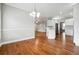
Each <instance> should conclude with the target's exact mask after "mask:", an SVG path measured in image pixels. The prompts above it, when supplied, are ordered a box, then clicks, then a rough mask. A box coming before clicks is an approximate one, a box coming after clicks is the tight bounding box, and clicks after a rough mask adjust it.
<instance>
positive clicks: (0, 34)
mask: <svg viewBox="0 0 79 59" xmlns="http://www.w3.org/2000/svg"><path fill="white" fill-rule="evenodd" d="M0 43H1V3H0Z"/></svg>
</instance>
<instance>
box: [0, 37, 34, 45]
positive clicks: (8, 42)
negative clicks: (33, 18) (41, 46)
mask: <svg viewBox="0 0 79 59" xmlns="http://www.w3.org/2000/svg"><path fill="white" fill-rule="evenodd" d="M32 38H35V37H28V38H23V39H17V40H13V41H7V42H2V43H1V44H0V46H2V45H4V44H10V43H15V42H19V41H23V40H29V39H32Z"/></svg>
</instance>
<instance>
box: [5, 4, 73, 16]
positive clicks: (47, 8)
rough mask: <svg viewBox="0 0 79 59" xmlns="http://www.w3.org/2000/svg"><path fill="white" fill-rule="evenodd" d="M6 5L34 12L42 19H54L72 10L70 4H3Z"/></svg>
mask: <svg viewBox="0 0 79 59" xmlns="http://www.w3.org/2000/svg"><path fill="white" fill-rule="evenodd" d="M5 4H6V5H9V6H12V7H16V8H19V9H22V10H25V11H26V12H27V13H28V12H29V13H30V12H32V11H33V8H34V7H35V6H36V10H37V11H38V12H40V14H41V16H44V17H55V16H58V15H60V13H62V14H64V13H69V12H70V11H71V10H72V5H73V4H72V3H5Z"/></svg>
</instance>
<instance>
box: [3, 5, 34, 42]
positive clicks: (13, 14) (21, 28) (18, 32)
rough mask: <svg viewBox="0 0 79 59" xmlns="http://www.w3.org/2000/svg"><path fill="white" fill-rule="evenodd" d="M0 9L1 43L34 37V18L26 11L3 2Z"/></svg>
mask: <svg viewBox="0 0 79 59" xmlns="http://www.w3.org/2000/svg"><path fill="white" fill-rule="evenodd" d="M2 10H3V15H2V16H3V19H2V20H3V33H2V34H3V39H2V42H3V43H4V42H9V41H10V42H11V41H17V40H21V39H26V40H27V39H31V38H34V37H35V28H34V19H33V18H32V17H31V16H29V14H28V13H26V12H25V11H24V10H20V9H18V8H15V7H11V6H8V5H5V4H3V8H2Z"/></svg>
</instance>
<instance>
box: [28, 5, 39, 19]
mask: <svg viewBox="0 0 79 59" xmlns="http://www.w3.org/2000/svg"><path fill="white" fill-rule="evenodd" d="M29 15H30V16H32V17H34V18H36V17H37V18H39V16H40V12H37V10H36V5H34V8H33V11H32V12H31V13H29Z"/></svg>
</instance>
